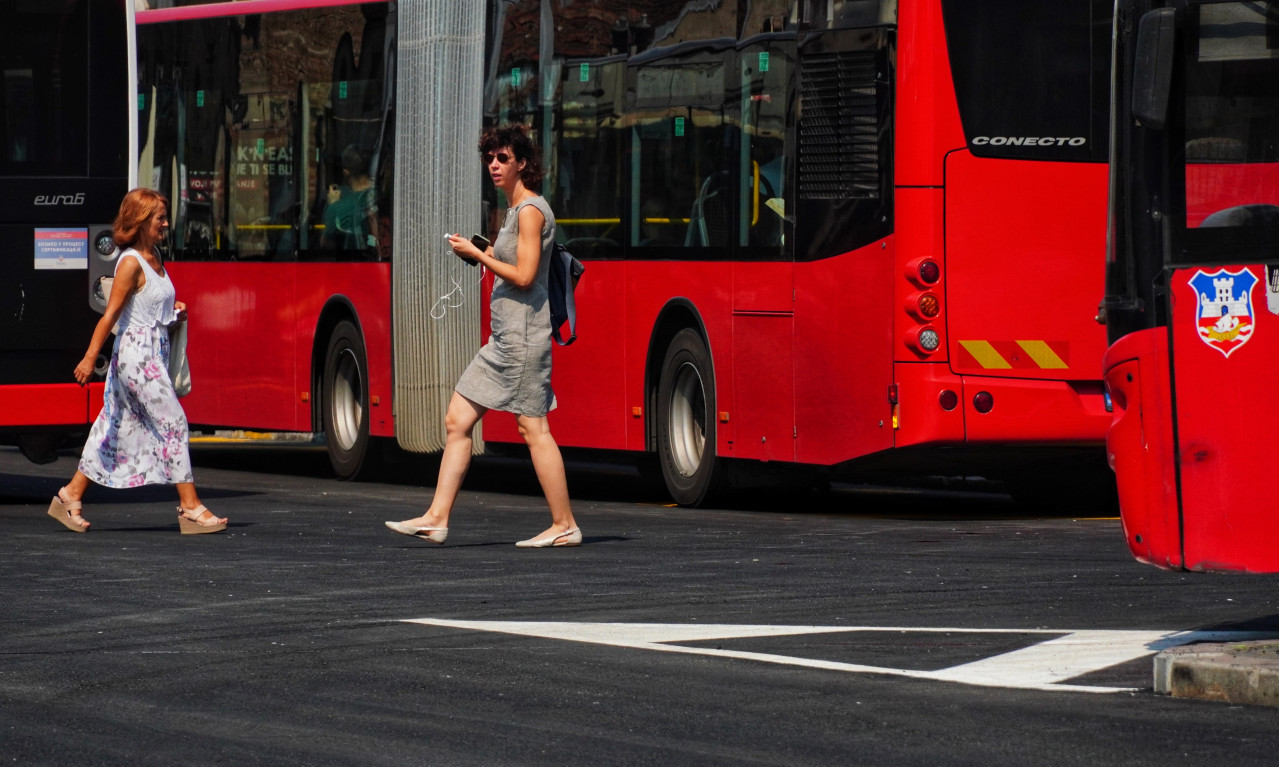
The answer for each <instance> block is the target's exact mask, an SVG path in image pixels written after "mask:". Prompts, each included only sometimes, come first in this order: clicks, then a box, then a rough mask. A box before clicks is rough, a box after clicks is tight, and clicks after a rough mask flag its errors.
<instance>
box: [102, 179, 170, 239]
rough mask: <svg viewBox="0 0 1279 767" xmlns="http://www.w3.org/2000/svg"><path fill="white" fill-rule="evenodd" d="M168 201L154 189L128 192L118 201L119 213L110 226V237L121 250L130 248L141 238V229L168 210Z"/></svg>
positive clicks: (138, 189) (139, 189)
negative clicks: (155, 216) (159, 213)
mask: <svg viewBox="0 0 1279 767" xmlns="http://www.w3.org/2000/svg"><path fill="white" fill-rule="evenodd" d="M168 208H169V201H168V199H166V198H165V196H164V195H162V194H160V193H159V192H157V191H155V190H154V189H143V188H141V187H139V188H137V189H134V190H132V191H130V192H129V193H128V194H126V195H125V196H124V199H123V200H121V201H120V212H119V213H117V214H116V216H115V223H114V224H112V225H111V236H112V237H113V238H114V239H115V244H116V245H118V246H119V247H121V248H128V247H132V246H133V245H135V244H136V243H137V242H138V239H139V238H140V237H141V236H142V227H143V226H145V225H146V223H147V222H148V221H150V220H151V218H152V216H154V215H155V214H156V213H158V212H159V211H161V210H168Z"/></svg>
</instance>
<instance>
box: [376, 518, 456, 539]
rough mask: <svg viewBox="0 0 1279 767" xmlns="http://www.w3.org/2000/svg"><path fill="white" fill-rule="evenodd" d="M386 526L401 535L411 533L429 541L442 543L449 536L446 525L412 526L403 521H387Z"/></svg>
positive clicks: (415, 536)
mask: <svg viewBox="0 0 1279 767" xmlns="http://www.w3.org/2000/svg"><path fill="white" fill-rule="evenodd" d="M386 526H387V527H389V528H391V529H392V530H394V531H395V532H397V533H400V534H402V535H411V536H413V537H414V538H421V539H422V540H424V541H430V542H431V543H444V541H445V540H446V539H447V538H448V537H449V529H448V528H447V527H414V526H412V525H406V524H404V523H403V522H387V523H386Z"/></svg>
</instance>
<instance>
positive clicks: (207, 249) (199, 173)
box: [138, 3, 395, 261]
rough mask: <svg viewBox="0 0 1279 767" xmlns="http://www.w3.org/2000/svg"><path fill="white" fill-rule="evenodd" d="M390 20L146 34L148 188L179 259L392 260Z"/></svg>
mask: <svg viewBox="0 0 1279 767" xmlns="http://www.w3.org/2000/svg"><path fill="white" fill-rule="evenodd" d="M393 19H394V17H393V14H392V12H391V11H390V9H389V8H388V5H387V4H383V3H366V4H360V5H347V6H335V7H322V8H314V9H309V10H301V11H296V12H282V13H271V14H262V15H246V16H230V17H221V18H211V19H199V20H193V21H187V22H176V23H165V24H152V25H143V26H141V27H140V28H139V31H138V49H139V53H138V55H139V70H140V71H139V80H140V94H139V97H140V98H139V107H140V108H141V110H142V111H141V112H140V115H139V132H140V134H141V135H140V141H139V144H140V149H141V157H140V166H141V174H142V178H141V182H142V183H143V184H144V185H149V186H151V187H153V188H155V189H157V190H159V191H161V192H163V193H164V194H166V195H168V196H169V197H170V199H171V200H172V201H173V202H174V208H175V209H174V210H173V211H171V214H170V215H171V218H172V219H173V226H172V231H173V245H174V253H173V256H174V258H177V259H187V260H191V259H234V260H277V261H279V260H293V259H298V260H311V261H333V260H367V261H372V260H383V259H387V258H389V257H390V242H391V223H392V222H391V220H390V217H391V212H392V204H391V202H392V201H391V196H392V190H393V188H394V178H393V175H392V168H393V152H394V145H395V141H394V135H393V130H394V126H393V122H392V119H391V114H390V103H389V102H388V97H389V91H388V89H387V88H386V87H385V86H386V83H387V82H388V81H389V80H390V79H391V78H393V77H394V73H393V72H391V71H390V69H389V68H390V66H391V64H392V62H393V60H394V58H393V56H391V55H390V51H391V49H392V46H393V41H394V24H393Z"/></svg>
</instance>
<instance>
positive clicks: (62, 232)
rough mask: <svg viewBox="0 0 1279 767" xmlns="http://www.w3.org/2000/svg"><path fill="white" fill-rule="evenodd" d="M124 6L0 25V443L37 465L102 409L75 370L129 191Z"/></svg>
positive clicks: (93, 5)
mask: <svg viewBox="0 0 1279 767" xmlns="http://www.w3.org/2000/svg"><path fill="white" fill-rule="evenodd" d="M132 5H133V3H132V0H43V1H42V2H22V3H16V4H8V5H7V6H6V7H5V14H4V15H5V20H4V26H3V28H0V71H2V72H3V76H4V82H3V87H2V88H0V240H2V241H3V242H4V243H5V248H4V253H3V254H0V262H3V277H2V278H0V443H4V444H16V445H18V447H19V448H20V449H21V450H22V453H23V454H24V455H25V456H27V458H29V459H31V460H32V461H35V462H37V463H46V462H48V461H52V460H54V459H55V458H56V457H57V454H56V452H55V451H56V450H57V448H58V447H60V446H61V445H64V444H69V443H72V442H74V441H75V440H76V439H83V438H84V435H85V434H87V433H88V430H89V425H90V424H91V423H92V422H93V419H94V417H95V416H96V415H97V413H98V410H100V409H101V407H102V383H101V379H99V381H98V382H97V383H93V384H90V385H89V386H87V387H81V386H80V385H78V384H77V383H76V381H75V378H74V377H73V376H72V375H71V371H73V370H74V369H75V367H76V365H77V364H78V363H79V362H80V359H81V358H82V357H83V356H84V351H85V348H86V347H87V346H88V345H89V336H90V335H92V333H93V326H94V324H95V323H96V322H97V320H98V315H97V314H95V313H94V310H95V309H96V310H97V311H98V312H101V311H102V310H103V309H104V308H105V307H106V302H105V297H104V296H103V295H102V294H101V292H100V290H99V291H98V292H95V288H96V286H95V284H94V283H93V280H92V276H91V275H92V273H93V267H94V266H95V265H96V264H98V263H103V262H104V259H108V258H114V251H115V245H114V243H113V242H112V240H111V238H110V230H111V221H112V219H114V218H115V213H116V209H117V208H118V207H119V205H120V198H122V197H123V196H124V193H125V192H126V191H127V190H128V186H127V184H128V165H129V160H128V157H129V152H128V148H129V137H128V125H129V123H128V111H127V110H126V108H125V94H126V93H127V92H128V86H129V63H128V62H129V52H128V51H129V49H128V46H127V45H126V44H125V40H126V39H127V30H128V15H129V14H130V13H131V12H132ZM110 352H111V350H110V349H109V348H108V349H104V350H103V356H102V357H101V358H100V359H99V360H98V370H99V372H100V373H102V374H105V372H106V360H107V358H108V357H109V355H110Z"/></svg>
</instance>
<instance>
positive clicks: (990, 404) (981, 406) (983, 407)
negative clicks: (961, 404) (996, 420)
mask: <svg viewBox="0 0 1279 767" xmlns="http://www.w3.org/2000/svg"><path fill="white" fill-rule="evenodd" d="M994 407H995V396H994V395H993V394H991V393H990V392H988V391H979V392H977V393H976V394H974V395H973V409H974V410H976V411H977V412H978V413H989V412H990V411H991V410H992V409H993V408H994Z"/></svg>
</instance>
